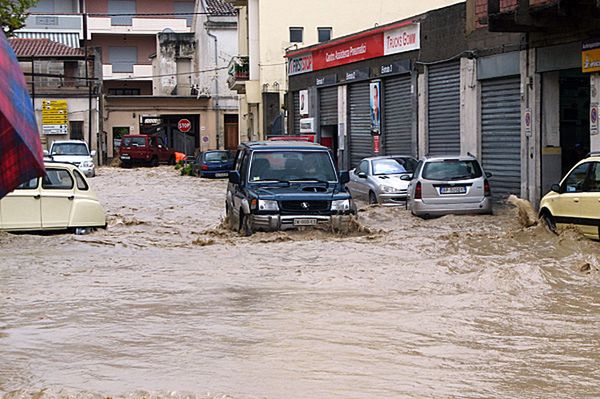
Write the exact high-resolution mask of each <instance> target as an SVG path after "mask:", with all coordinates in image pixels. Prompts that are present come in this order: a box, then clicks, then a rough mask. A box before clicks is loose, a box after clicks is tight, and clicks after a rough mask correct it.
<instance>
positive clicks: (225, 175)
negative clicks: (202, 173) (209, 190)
mask: <svg viewBox="0 0 600 399" xmlns="http://www.w3.org/2000/svg"><path fill="white" fill-rule="evenodd" d="M227 176H229V173H215V177H227Z"/></svg>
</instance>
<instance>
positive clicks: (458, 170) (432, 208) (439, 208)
mask: <svg viewBox="0 0 600 399" xmlns="http://www.w3.org/2000/svg"><path fill="white" fill-rule="evenodd" d="M491 176H492V174H491V173H485V172H484V171H483V168H482V167H481V165H480V164H479V161H477V159H476V158H475V157H473V156H470V155H468V156H436V157H426V158H424V159H422V160H421V161H420V162H419V164H418V165H417V168H416V170H415V173H414V176H413V180H412V181H411V182H410V185H409V188H408V200H407V208H408V209H409V210H410V211H411V212H412V213H413V215H417V216H421V217H424V218H427V217H433V216H441V215H446V214H464V213H484V214H491V213H492V193H491V189H490V183H489V181H488V179H489V178H490V177H491Z"/></svg>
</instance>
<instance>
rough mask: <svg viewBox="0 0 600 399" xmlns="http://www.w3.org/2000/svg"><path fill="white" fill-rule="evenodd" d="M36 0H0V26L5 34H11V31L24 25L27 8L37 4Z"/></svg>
mask: <svg viewBox="0 0 600 399" xmlns="http://www.w3.org/2000/svg"><path fill="white" fill-rule="evenodd" d="M37 2H38V0H0V26H1V27H2V30H3V31H4V33H5V34H6V36H9V37H10V36H13V32H14V31H15V30H17V29H21V28H22V27H23V26H24V25H25V19H26V18H27V16H28V15H29V9H30V8H31V7H33V6H35V5H36V4H37Z"/></svg>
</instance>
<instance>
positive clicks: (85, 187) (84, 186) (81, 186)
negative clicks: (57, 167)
mask: <svg viewBox="0 0 600 399" xmlns="http://www.w3.org/2000/svg"><path fill="white" fill-rule="evenodd" d="M73 173H74V174H75V181H76V182H77V189H78V190H81V191H87V190H88V189H89V187H88V184H87V183H86V182H85V179H84V178H83V176H81V173H79V171H78V170H74V171H73Z"/></svg>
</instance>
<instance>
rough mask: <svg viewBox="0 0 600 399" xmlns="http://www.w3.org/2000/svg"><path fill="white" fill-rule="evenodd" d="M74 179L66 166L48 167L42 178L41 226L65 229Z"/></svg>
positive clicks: (69, 213)
mask: <svg viewBox="0 0 600 399" xmlns="http://www.w3.org/2000/svg"><path fill="white" fill-rule="evenodd" d="M73 187H74V179H73V176H72V175H71V172H70V171H69V170H68V169H67V168H58V167H48V168H46V176H44V177H43V178H42V190H41V196H42V198H41V202H42V205H41V212H42V228H44V229H66V228H67V227H68V225H69V218H70V217H71V208H72V207H73V200H74V199H75V195H74V190H73Z"/></svg>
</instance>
